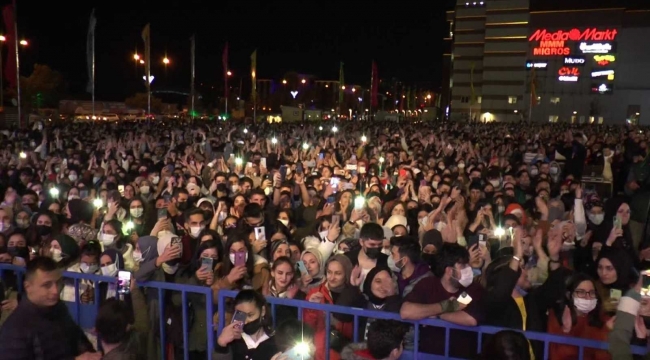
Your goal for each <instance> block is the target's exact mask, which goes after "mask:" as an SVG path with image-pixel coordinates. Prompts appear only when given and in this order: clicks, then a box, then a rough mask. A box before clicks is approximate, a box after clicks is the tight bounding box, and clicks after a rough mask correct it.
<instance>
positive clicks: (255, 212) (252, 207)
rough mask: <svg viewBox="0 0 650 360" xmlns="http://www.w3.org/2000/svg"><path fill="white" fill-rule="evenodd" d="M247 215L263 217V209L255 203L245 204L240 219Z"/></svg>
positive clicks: (247, 216)
mask: <svg viewBox="0 0 650 360" xmlns="http://www.w3.org/2000/svg"><path fill="white" fill-rule="evenodd" d="M249 217H252V218H259V217H264V211H263V209H262V207H261V206H260V205H259V204H257V203H250V204H246V206H244V216H242V219H244V218H249Z"/></svg>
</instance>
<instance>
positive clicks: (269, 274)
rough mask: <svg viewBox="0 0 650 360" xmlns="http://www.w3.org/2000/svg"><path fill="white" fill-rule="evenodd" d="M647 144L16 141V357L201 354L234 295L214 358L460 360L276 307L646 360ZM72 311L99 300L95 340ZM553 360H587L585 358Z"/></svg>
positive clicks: (601, 137)
mask: <svg viewBox="0 0 650 360" xmlns="http://www.w3.org/2000/svg"><path fill="white" fill-rule="evenodd" d="M649 135H650V133H646V132H644V130H643V129H642V128H638V127H623V126H596V125H588V126H575V125H569V124H529V123H517V124H477V123H451V122H446V123H441V122H435V123H425V122H420V123H394V122H390V123H380V122H354V123H352V122H348V123H343V122H341V123H332V122H323V123H294V124H267V123H263V124H244V123H242V122H232V121H228V122H226V121H223V122H222V121H219V122H203V121H201V122H184V123H181V122H165V123H160V122H146V123H144V122H143V123H135V122H116V123H93V124H88V123H66V124H58V125H55V124H49V123H45V124H44V123H42V122H39V121H37V122H35V123H32V124H29V128H28V129H24V130H4V131H1V132H0V159H1V160H0V200H1V201H2V202H1V203H0V262H1V263H8V264H13V265H16V266H19V267H26V269H25V270H24V271H25V277H24V286H19V285H20V284H18V281H19V279H23V278H22V277H20V278H19V277H18V276H17V275H16V273H14V272H11V271H4V272H3V273H2V276H1V289H0V290H1V291H0V297H1V299H2V302H1V306H2V309H1V310H2V312H1V317H0V358H2V359H34V360H37V359H38V360H41V359H42V360H47V359H75V358H76V359H90V360H93V359H174V358H175V359H181V358H183V354H184V352H185V351H188V352H189V355H190V357H189V358H190V359H192V360H193V359H206V358H207V357H208V355H209V354H207V349H208V344H207V341H208V338H207V333H208V331H210V329H212V328H215V329H216V327H217V322H218V316H216V309H217V299H218V294H219V292H220V291H222V290H237V291H239V293H238V295H237V296H236V298H234V299H230V300H229V301H227V302H226V309H218V310H220V311H222V312H223V311H225V313H226V316H225V318H226V322H225V323H224V324H221V325H222V326H223V330H222V331H221V332H220V333H219V334H218V335H217V336H215V339H216V340H215V343H214V349H215V351H214V353H213V354H210V355H213V356H214V357H213V358H215V359H233V360H240V359H255V360H257V359H262V360H264V359H266V360H268V359H273V360H293V359H294V358H296V357H295V356H294V355H295V353H292V351H293V350H295V344H296V343H297V341H298V340H304V341H305V342H306V343H308V344H309V345H310V347H309V348H308V349H307V350H305V351H306V352H308V353H309V356H310V357H311V358H312V359H317V360H320V359H325V358H326V352H327V348H326V337H329V356H330V359H398V358H399V357H400V355H401V354H402V352H403V351H404V349H407V350H408V349H413V347H414V341H419V350H420V351H421V352H423V353H430V354H438V355H441V354H444V347H445V340H446V339H445V336H446V334H445V329H444V328H439V327H432V326H424V327H422V328H421V330H420V332H419V338H417V339H416V338H415V336H414V328H413V325H409V324H408V323H402V322H398V321H395V320H378V319H373V318H371V317H367V318H364V317H361V318H360V319H359V323H358V326H356V327H355V325H354V320H353V317H352V316H351V315H345V314H333V315H332V316H331V318H330V321H329V322H328V323H329V324H330V328H329V329H327V328H326V319H325V313H324V312H323V311H316V310H310V309H304V311H303V314H302V315H303V316H302V318H301V319H302V320H301V321H299V320H298V318H299V317H298V309H297V308H295V307H290V306H278V307H277V308H276V311H275V319H272V315H271V311H270V308H269V306H268V301H267V299H268V298H269V297H279V298H285V299H294V300H296V301H305V302H312V303H319V304H334V305H342V306H346V307H355V308H363V309H368V310H378V311H385V312H392V313H395V314H399V316H400V317H401V318H402V319H404V320H421V319H428V318H438V319H441V320H444V321H447V322H450V323H454V324H458V325H464V326H477V325H493V326H497V327H503V328H509V329H512V330H513V331H503V332H501V333H498V334H497V335H494V336H488V337H486V338H485V339H486V340H485V341H483V343H484V344H485V346H484V347H483V350H482V351H481V354H477V344H478V338H477V336H476V335H473V334H471V333H468V332H463V331H461V330H451V331H450V333H449V337H450V339H447V340H448V341H449V349H450V353H449V355H450V356H453V357H460V358H467V359H490V360H492V359H510V360H517V359H524V360H527V359H543V354H544V347H543V344H541V343H538V342H536V341H528V340H527V339H526V338H525V337H524V335H522V333H521V332H522V331H538V332H548V333H550V334H556V335H562V336H572V337H580V338H585V339H592V340H599V341H608V339H609V350H595V349H585V350H584V359H590V360H601V359H615V360H620V359H632V354H631V353H630V345H631V344H632V345H644V346H645V345H646V343H647V330H646V324H648V325H650V323H649V322H647V321H646V320H647V319H648V318H645V317H644V315H648V316H650V304H646V301H644V296H645V293H646V289H643V286H642V279H643V274H644V270H646V269H650V241H648V235H650V233H649V232H647V231H646V227H647V219H648V210H649V206H648V204H650V164H649V163H648V162H647V161H648V160H647V154H648V151H649V150H648V146H647V141H648V139H649V138H650V136H649ZM60 270H63V271H68V272H76V273H84V274H96V275H103V276H115V277H117V276H118V274H120V275H119V276H122V275H121V274H122V273H123V272H130V273H131V274H132V278H131V282H130V284H129V287H130V288H129V289H128V291H125V292H126V293H128V294H127V295H126V296H117V295H122V293H123V291H121V289H120V288H119V287H120V285H124V284H123V283H122V282H121V281H118V282H117V283H108V282H106V283H105V282H95V281H89V280H81V281H79V284H78V290H76V289H75V281H74V280H73V279H70V278H65V277H62V272H61V271H60ZM127 275H128V274H127ZM21 281H22V280H21ZM150 281H157V282H168V283H175V284H180V285H195V286H202V287H208V288H210V289H211V291H212V293H213V299H214V302H215V304H214V308H215V316H214V321H213V323H208V322H207V321H206V317H208V316H206V315H208V314H206V296H205V295H202V294H198V293H191V292H188V293H187V304H188V305H187V307H186V308H183V306H182V302H181V294H180V293H179V292H174V291H167V292H165V296H164V297H163V298H159V296H158V294H159V293H158V291H157V290H156V289H152V288H146V287H144V288H140V287H139V284H145V283H146V282H150ZM127 284H128V283H127ZM19 289H21V290H20V291H19ZM97 290H98V291H97ZM116 297H117V298H116ZM65 302H80V303H82V304H99V305H100V307H99V312H98V314H97V318H96V322H95V324H94V326H93V327H88V328H84V327H82V326H79V325H77V324H75V323H74V321H73V320H72V318H71V316H70V315H69V313H68V310H67V308H66V306H65ZM160 302H164V305H165V306H164V309H165V312H164V313H163V314H161V313H160V312H159V311H160V307H159V304H160ZM184 311H187V314H188V316H187V317H186V318H185V320H184V321H186V322H187V324H185V325H186V327H187V329H188V331H189V336H188V339H189V341H188V342H187V343H184V342H183V337H184V336H183V335H184V334H183V327H184V326H183V325H184V324H183V312H184ZM161 317H164V321H160V319H161ZM161 324H164V325H165V327H166V328H165V331H164V333H165V335H166V337H165V338H162V339H161V338H160V333H161V332H160V328H159V327H160V326H161ZM355 329H358V334H357V335H358V336H356V338H358V339H360V342H358V343H354V342H353V339H354V338H355V334H354V331H355ZM307 338H308V339H309V340H306V339H307ZM488 340H489V341H488ZM161 345H162V348H164V349H165V354H161ZM186 347H187V348H186ZM100 349H101V350H100ZM292 354H294V355H292ZM548 354H549V355H548V358H549V359H551V360H569V359H571V360H573V359H577V358H578V348H577V347H573V346H568V345H563V344H553V343H552V344H551V345H550V347H549V352H548Z"/></svg>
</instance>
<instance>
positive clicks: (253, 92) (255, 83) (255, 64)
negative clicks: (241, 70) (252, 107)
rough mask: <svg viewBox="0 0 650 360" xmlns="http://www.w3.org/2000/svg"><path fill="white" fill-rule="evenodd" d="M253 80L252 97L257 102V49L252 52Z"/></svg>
mask: <svg viewBox="0 0 650 360" xmlns="http://www.w3.org/2000/svg"><path fill="white" fill-rule="evenodd" d="M251 80H252V81H253V90H252V91H251V98H252V99H253V102H255V101H256V100H257V49H255V51H253V53H252V54H251Z"/></svg>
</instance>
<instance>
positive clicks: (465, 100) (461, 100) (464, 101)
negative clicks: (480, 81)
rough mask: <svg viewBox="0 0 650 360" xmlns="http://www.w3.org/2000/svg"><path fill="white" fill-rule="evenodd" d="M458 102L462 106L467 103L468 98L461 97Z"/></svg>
mask: <svg viewBox="0 0 650 360" xmlns="http://www.w3.org/2000/svg"><path fill="white" fill-rule="evenodd" d="M460 102H461V103H463V104H467V103H468V102H469V96H462V97H461V98H460Z"/></svg>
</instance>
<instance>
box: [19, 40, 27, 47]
mask: <svg viewBox="0 0 650 360" xmlns="http://www.w3.org/2000/svg"><path fill="white" fill-rule="evenodd" d="M28 44H29V43H28V42H27V40H20V45H22V46H27V45H28Z"/></svg>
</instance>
